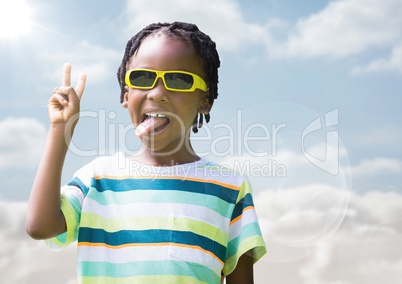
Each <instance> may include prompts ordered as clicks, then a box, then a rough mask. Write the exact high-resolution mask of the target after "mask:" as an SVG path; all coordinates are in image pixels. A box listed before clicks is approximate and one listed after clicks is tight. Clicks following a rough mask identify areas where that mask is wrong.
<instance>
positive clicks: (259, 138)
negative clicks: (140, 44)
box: [0, 0, 402, 284]
mask: <svg viewBox="0 0 402 284" xmlns="http://www.w3.org/2000/svg"><path fill="white" fill-rule="evenodd" d="M14 3H16V4H14ZM95 3H96V5H94V4H95ZM15 5H16V6H15ZM401 14H402V2H401V1H400V0H382V1H379V0H364V1H363V0H337V1H328V0H327V1H326V0H309V1H295V0H281V1H277V0H266V1H259V0H258V1H246V0H218V1H215V0H204V1H201V2H200V1H195V0H188V1H185V4H183V1H179V0H170V1H162V0H147V1H129V0H126V1H123V0H117V1H113V3H112V2H110V1H97V2H94V1H78V0H71V1H44V0H29V1H28V0H15V1H7V2H6V1H2V2H1V4H0V84H1V89H0V178H1V180H2V187H1V189H0V212H1V213H0V214H1V216H3V218H2V219H1V221H0V274H1V275H2V279H5V282H6V283H10V284H13V283H18V284H20V283H62V284H64V283H65V284H74V283H76V280H75V248H74V246H71V247H69V248H67V249H65V250H64V251H60V252H52V251H50V250H49V249H48V248H46V246H45V245H44V244H43V242H41V241H34V240H31V239H30V238H29V237H28V236H27V235H26V233H25V214H26V206H27V201H28V197H29V193H30V188H31V185H32V182H33V179H34V176H35V172H36V168H37V166H38V164H39V160H40V157H41V153H42V151H43V148H44V143H45V139H46V133H47V129H48V126H49V122H48V118H47V108H46V105H47V101H48V99H49V98H50V96H51V94H52V90H53V88H54V87H56V86H58V85H60V84H61V75H62V66H63V64H64V63H65V62H69V63H71V65H72V68H73V74H72V76H73V77H72V79H73V84H75V83H76V82H77V79H78V76H79V74H80V72H85V73H86V74H87V76H88V80H87V86H86V89H85V92H84V95H83V98H82V101H81V118H80V121H79V124H78V126H77V129H76V131H75V134H74V138H73V141H72V143H71V145H70V151H69V153H68V156H67V159H66V162H65V166H64V172H63V183H65V182H68V180H69V179H71V177H72V175H73V174H74V172H75V171H76V170H78V169H79V168H80V167H81V166H83V165H84V164H86V163H88V162H89V161H91V160H92V159H94V158H95V157H97V156H99V155H111V154H114V153H115V152H117V151H124V152H126V153H129V154H130V153H135V151H136V150H137V149H138V147H139V140H138V138H136V137H135V135H134V130H133V127H132V125H131V124H130V120H129V117H128V115H127V113H126V110H125V109H123V108H122V107H121V105H120V103H119V95H120V90H119V86H118V83H117V79H116V72H117V68H118V66H119V65H120V62H121V59H122V57H123V52H124V47H125V44H126V42H127V41H128V40H129V39H130V38H131V37H132V36H133V35H134V34H136V33H137V32H138V31H140V30H141V29H142V28H143V27H145V26H146V25H148V24H150V23H153V22H172V21H175V20H178V21H187V22H192V23H195V24H197V26H198V27H199V28H200V29H201V30H202V31H204V32H205V33H206V34H208V35H210V36H211V38H212V39H213V40H214V41H215V42H216V44H217V48H218V52H219V55H220V59H221V67H220V69H219V97H218V99H217V100H216V101H215V103H214V106H213V109H212V111H211V122H210V123H209V124H207V125H204V126H203V128H202V129H200V131H199V133H197V134H196V135H193V136H192V139H193V144H194V147H195V149H196V150H197V152H198V153H199V154H200V156H202V157H204V158H206V159H209V160H211V161H214V162H217V163H220V164H222V165H225V166H228V167H229V166H230V167H232V168H235V169H236V170H238V171H241V172H242V173H243V174H246V175H248V176H249V178H250V180H251V182H252V185H253V193H254V202H255V206H256V210H257V213H258V217H259V221H260V226H261V230H262V233H263V235H264V239H265V241H266V244H267V248H268V253H267V254H266V255H265V256H264V257H263V258H262V259H261V260H260V261H259V262H257V264H256V265H255V282H256V283H283V284H294V283H306V284H307V283H308V284H360V283H364V284H368V283H370V284H371V283H373V284H374V283H390V284H392V283H397V281H398V280H400V279H401V278H402V248H401V246H400V244H401V242H402V151H401V147H400V142H401V141H402V128H401V126H400V123H401V121H402V113H401V111H400V108H401V106H402V97H401V95H400V94H401V93H402V18H401V17H400V15H401ZM398 283H399V282H398Z"/></svg>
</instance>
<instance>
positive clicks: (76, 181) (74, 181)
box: [67, 177, 89, 196]
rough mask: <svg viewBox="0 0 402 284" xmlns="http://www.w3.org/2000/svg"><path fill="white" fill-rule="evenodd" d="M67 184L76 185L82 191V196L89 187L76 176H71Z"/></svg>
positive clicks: (85, 194)
mask: <svg viewBox="0 0 402 284" xmlns="http://www.w3.org/2000/svg"><path fill="white" fill-rule="evenodd" d="M67 185H70V186H76V187H78V188H79V189H80V190H81V191H82V192H83V193H84V196H87V194H88V191H89V187H88V186H87V185H85V184H84V183H83V182H82V181H81V180H80V179H79V178H77V177H75V178H73V179H72V180H71V181H70V182H69V183H67Z"/></svg>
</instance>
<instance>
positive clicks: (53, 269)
mask: <svg viewBox="0 0 402 284" xmlns="http://www.w3.org/2000/svg"><path fill="white" fill-rule="evenodd" d="M26 206H27V204H26V203H25V202H9V201H7V202H6V201H2V200H0V215H1V216H2V219H1V221H0V274H1V279H2V281H3V282H4V283H9V284H20V283H44V284H45V283H49V284H50V283H52V284H53V283H60V284H72V283H74V282H68V281H72V280H74V279H75V249H74V248H73V246H72V247H71V248H68V249H66V250H65V251H63V252H57V253H55V252H53V251H50V250H49V249H48V248H46V246H45V245H44V243H43V242H41V241H34V240H32V239H30V238H29V237H28V235H27V234H26V233H25V213H26Z"/></svg>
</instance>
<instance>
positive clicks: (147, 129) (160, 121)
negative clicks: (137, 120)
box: [135, 116, 169, 138]
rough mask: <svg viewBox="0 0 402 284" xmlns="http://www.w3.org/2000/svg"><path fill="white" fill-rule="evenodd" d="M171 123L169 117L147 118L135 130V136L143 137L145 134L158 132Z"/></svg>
mask: <svg viewBox="0 0 402 284" xmlns="http://www.w3.org/2000/svg"><path fill="white" fill-rule="evenodd" d="M168 123H169V119H168V118H167V117H149V116H148V117H147V118H146V119H145V120H144V122H142V123H141V124H140V125H138V126H137V128H136V129H135V135H137V136H138V137H140V138H141V137H142V136H144V135H145V134H150V133H152V132H157V131H159V130H161V129H162V127H164V126H166V125H167V124H168Z"/></svg>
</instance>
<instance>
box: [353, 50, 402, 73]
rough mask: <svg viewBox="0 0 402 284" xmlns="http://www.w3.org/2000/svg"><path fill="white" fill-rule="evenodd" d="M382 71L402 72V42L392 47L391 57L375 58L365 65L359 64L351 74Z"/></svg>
mask: <svg viewBox="0 0 402 284" xmlns="http://www.w3.org/2000/svg"><path fill="white" fill-rule="evenodd" d="M382 71H396V72H400V73H402V43H400V44H399V45H397V46H395V47H394V48H393V49H392V52H391V55H390V56H389V58H386V59H377V60H374V61H372V62H371V63H369V64H368V65H366V66H364V67H361V66H357V67H355V68H353V69H352V71H351V74H352V75H359V74H361V73H374V72H382Z"/></svg>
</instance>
